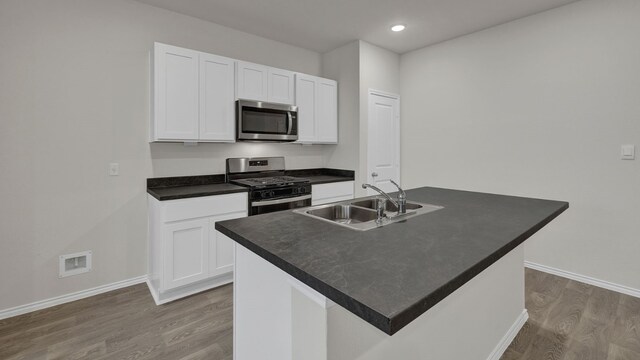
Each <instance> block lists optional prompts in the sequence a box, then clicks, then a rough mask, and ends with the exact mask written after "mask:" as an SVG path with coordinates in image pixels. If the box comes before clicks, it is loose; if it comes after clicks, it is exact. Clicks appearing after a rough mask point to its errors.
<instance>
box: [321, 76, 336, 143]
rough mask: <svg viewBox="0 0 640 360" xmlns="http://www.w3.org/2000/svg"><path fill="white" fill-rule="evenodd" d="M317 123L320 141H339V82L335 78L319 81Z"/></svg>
mask: <svg viewBox="0 0 640 360" xmlns="http://www.w3.org/2000/svg"><path fill="white" fill-rule="evenodd" d="M316 123H317V133H318V139H317V140H318V142H320V143H323V144H337V143H338V84H337V83H336V82H335V81H333V80H329V79H319V80H318V82H317V101H316Z"/></svg>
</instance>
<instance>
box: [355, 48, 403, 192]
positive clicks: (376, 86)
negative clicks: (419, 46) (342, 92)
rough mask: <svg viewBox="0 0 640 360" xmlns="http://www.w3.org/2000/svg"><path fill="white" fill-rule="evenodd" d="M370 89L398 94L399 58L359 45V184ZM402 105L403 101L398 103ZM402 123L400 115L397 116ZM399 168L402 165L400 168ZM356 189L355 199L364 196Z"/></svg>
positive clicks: (364, 162) (364, 176)
mask: <svg viewBox="0 0 640 360" xmlns="http://www.w3.org/2000/svg"><path fill="white" fill-rule="evenodd" d="M369 89H373V90H379V91H383V92H386V93H391V94H398V95H399V94H400V55H398V54H396V53H394V52H392V51H389V50H386V49H383V48H381V47H378V46H375V45H372V44H369V43H367V42H365V41H360V96H359V97H360V162H359V171H360V174H362V175H361V179H362V182H363V183H365V182H369V181H368V172H369V171H368V169H367V164H368V156H367V147H368V146H369V142H368V138H369V135H368V131H367V129H368V125H369V121H368V119H369ZM401 101H402V100H401ZM400 118H401V120H400V121H402V114H400ZM401 167H402V164H401ZM357 185H358V186H356V195H358V196H365V195H367V192H366V190H364V189H362V187H361V186H359V185H360V184H359V183H358V184H357Z"/></svg>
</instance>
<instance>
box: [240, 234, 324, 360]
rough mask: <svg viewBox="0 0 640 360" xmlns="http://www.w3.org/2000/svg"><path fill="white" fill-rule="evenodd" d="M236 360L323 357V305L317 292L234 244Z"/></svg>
mask: <svg viewBox="0 0 640 360" xmlns="http://www.w3.org/2000/svg"><path fill="white" fill-rule="evenodd" d="M234 276H235V278H234V294H233V296H234V297H233V308H234V309H233V310H234V317H233V331H234V346H233V350H234V351H233V355H234V359H235V360H255V359H263V360H298V359H305V360H327V308H328V307H330V306H334V304H333V303H332V302H331V301H328V300H327V298H326V297H324V296H323V295H322V294H320V293H318V292H316V291H315V290H313V289H311V288H310V287H308V286H306V285H305V284H303V283H301V282H300V281H298V280H296V279H294V278H293V277H291V276H290V275H289V274H287V273H285V272H284V271H282V270H280V269H278V268H277V267H275V266H274V265H273V264H271V263H269V262H268V261H266V260H264V259H262V258H261V257H259V256H258V255H256V254H255V253H253V252H251V251H250V250H248V249H247V248H245V247H243V246H242V245H240V244H237V243H236V244H235V263H234Z"/></svg>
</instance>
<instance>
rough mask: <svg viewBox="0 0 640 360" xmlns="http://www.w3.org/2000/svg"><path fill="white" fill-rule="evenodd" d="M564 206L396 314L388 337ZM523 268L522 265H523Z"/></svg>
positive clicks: (550, 218) (535, 229)
mask: <svg viewBox="0 0 640 360" xmlns="http://www.w3.org/2000/svg"><path fill="white" fill-rule="evenodd" d="M562 203H564V205H563V206H562V207H561V208H559V209H558V210H556V211H555V212H554V213H552V214H551V215H549V216H548V217H546V218H545V219H543V220H542V221H540V222H539V223H538V224H536V225H535V226H533V227H531V228H530V229H529V230H527V231H525V232H524V233H522V234H520V235H519V236H518V237H516V238H515V239H513V240H512V241H510V242H509V243H508V244H506V245H505V246H503V247H502V248H500V249H498V250H496V251H495V252H494V253H492V254H491V255H489V256H487V257H486V258H484V259H482V260H481V261H479V262H478V263H476V264H475V265H474V266H472V267H470V268H469V269H468V270H467V271H465V272H463V273H462V274H460V275H458V276H457V277H455V278H453V279H452V280H451V281H450V282H448V283H447V284H445V285H443V286H442V287H440V288H439V289H438V290H436V291H434V292H432V293H431V294H429V295H427V296H426V297H424V298H423V299H421V300H420V301H418V302H416V303H415V304H414V305H412V306H410V307H409V308H407V309H406V310H404V311H403V312H401V313H398V314H397V315H395V316H392V317H391V319H390V321H391V324H390V328H391V330H390V332H389V335H393V334H395V333H396V332H398V331H399V330H400V329H402V328H403V327H405V326H406V325H408V324H409V323H410V322H412V321H413V320H415V319H416V318H417V317H418V316H420V315H422V314H424V313H425V312H427V311H429V309H431V308H432V307H434V306H435V305H437V304H438V303H439V302H440V301H442V300H444V299H445V298H446V297H447V296H449V295H451V294H452V293H453V292H454V291H456V290H457V289H459V288H461V287H462V286H464V284H466V283H467V282H469V281H471V280H472V279H473V278H475V277H476V276H478V275H479V274H480V273H481V272H483V271H484V270H486V269H487V268H489V267H490V266H491V265H493V264H495V263H496V262H497V261H498V260H500V259H502V258H503V257H504V256H505V255H507V254H508V253H509V252H511V251H512V250H514V249H515V248H517V247H518V246H520V245H521V244H522V243H524V242H525V241H526V240H527V239H528V238H530V237H531V236H533V234H535V233H537V232H538V231H539V230H540V229H542V228H543V227H545V226H546V225H547V224H549V223H550V222H551V221H553V219H555V218H557V217H558V216H560V214H562V213H563V212H565V211H566V210H567V209H568V208H569V203H568V202H566V201H562ZM523 266H524V264H523ZM415 312H419V314H418V316H413V315H412V314H413V313H415Z"/></svg>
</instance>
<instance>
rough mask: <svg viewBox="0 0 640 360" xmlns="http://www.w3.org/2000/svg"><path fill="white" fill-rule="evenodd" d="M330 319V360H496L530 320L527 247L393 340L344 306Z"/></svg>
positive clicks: (336, 308) (335, 309)
mask: <svg viewBox="0 0 640 360" xmlns="http://www.w3.org/2000/svg"><path fill="white" fill-rule="evenodd" d="M416 276H420V274H416ZM423 276H428V274H423ZM327 316H328V358H329V359H331V360H388V359H403V360H423V359H438V360H460V359H465V360H485V359H487V360H494V359H495V360H498V359H499V358H500V355H501V354H502V352H504V350H505V349H506V345H508V344H509V342H511V340H512V338H513V337H515V335H516V334H517V332H518V330H519V329H520V327H521V326H522V325H523V324H524V321H525V320H526V318H527V313H526V310H525V308H524V249H523V246H522V245H520V246H519V247H517V248H516V249H514V250H512V251H511V252H510V253H508V254H507V255H505V256H504V257H503V258H502V259H500V260H499V261H497V262H496V263H495V264H493V265H492V266H490V267H489V268H487V269H485V270H484V271H483V272H481V273H480V274H478V276H476V277H475V278H473V279H472V280H470V281H469V282H467V283H466V284H465V285H463V286H462V287H461V288H459V289H457V290H456V291H455V292H453V293H452V294H451V295H449V296H447V297H446V298H445V299H444V300H442V301H441V302H440V303H438V304H437V305H436V306H434V307H432V308H431V309H429V310H428V311H427V312H426V313H424V314H422V315H421V316H420V317H418V318H417V319H415V320H414V321H413V322H411V323H410V324H409V325H407V326H406V327H404V328H403V329H401V330H400V331H398V332H397V333H395V334H394V335H392V336H389V335H387V334H385V333H383V332H382V331H380V330H378V329H377V328H374V327H373V326H371V324H369V323H367V322H365V321H363V320H362V319H360V318H359V317H357V316H355V315H354V314H352V313H351V312H349V311H347V310H345V309H344V308H342V307H340V306H334V307H331V308H330V309H329V310H328V315H327Z"/></svg>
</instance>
